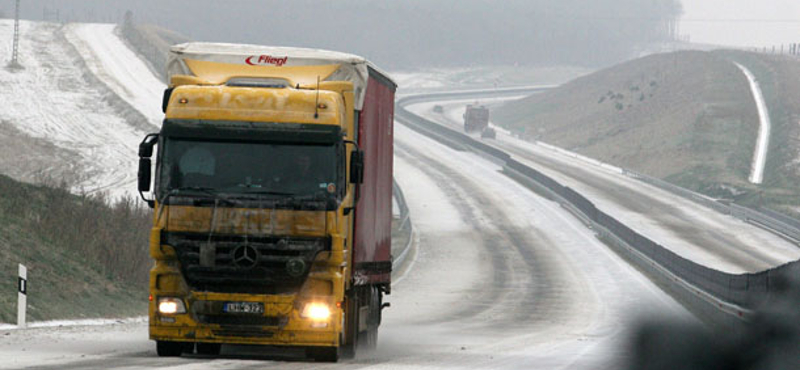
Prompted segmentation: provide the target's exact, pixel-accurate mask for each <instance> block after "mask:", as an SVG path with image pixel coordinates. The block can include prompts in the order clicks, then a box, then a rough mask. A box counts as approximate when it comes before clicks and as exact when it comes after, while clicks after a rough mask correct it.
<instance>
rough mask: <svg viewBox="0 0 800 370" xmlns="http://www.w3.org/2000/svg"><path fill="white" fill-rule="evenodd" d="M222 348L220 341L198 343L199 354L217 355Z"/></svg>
mask: <svg viewBox="0 0 800 370" xmlns="http://www.w3.org/2000/svg"><path fill="white" fill-rule="evenodd" d="M221 349H222V344H219V343H197V354H199V355H207V356H217V355H219V352H220V350H221Z"/></svg>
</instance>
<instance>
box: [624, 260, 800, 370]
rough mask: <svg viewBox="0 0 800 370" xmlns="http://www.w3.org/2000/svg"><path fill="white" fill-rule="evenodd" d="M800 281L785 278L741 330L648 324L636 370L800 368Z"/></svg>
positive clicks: (636, 340)
mask: <svg viewBox="0 0 800 370" xmlns="http://www.w3.org/2000/svg"><path fill="white" fill-rule="evenodd" d="M799 278H800V277H797V276H794V277H791V278H788V277H787V278H783V279H782V280H781V281H778V282H776V283H777V284H779V285H780V287H779V289H776V293H775V294H774V295H773V296H772V297H771V299H770V300H769V302H767V304H765V305H764V307H762V309H761V310H759V312H758V313H757V314H756V315H755V317H754V319H753V320H752V321H751V322H748V323H744V322H743V323H742V324H741V327H737V328H730V327H728V328H722V327H714V328H708V327H705V326H700V325H690V324H686V323H674V322H673V323H671V322H647V323H644V324H642V326H641V327H640V328H639V329H638V330H637V331H636V333H635V334H634V337H633V341H632V343H631V352H630V356H631V360H630V361H629V362H628V369H631V370H634V369H635V370H701V369H702V370H706V369H709V370H710V369H714V370H800V279H799Z"/></svg>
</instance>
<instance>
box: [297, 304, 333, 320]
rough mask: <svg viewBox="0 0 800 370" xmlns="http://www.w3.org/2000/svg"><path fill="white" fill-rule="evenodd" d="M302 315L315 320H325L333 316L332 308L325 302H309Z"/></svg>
mask: <svg viewBox="0 0 800 370" xmlns="http://www.w3.org/2000/svg"><path fill="white" fill-rule="evenodd" d="M300 316H302V317H305V318H307V319H311V320H314V321H325V320H328V318H330V317H331V309H330V307H328V305H327V304H325V303H307V304H306V306H305V307H303V312H302V313H301V314H300Z"/></svg>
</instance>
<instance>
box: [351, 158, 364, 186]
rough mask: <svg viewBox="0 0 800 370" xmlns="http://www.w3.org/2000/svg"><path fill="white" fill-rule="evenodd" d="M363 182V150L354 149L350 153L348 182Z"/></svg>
mask: <svg viewBox="0 0 800 370" xmlns="http://www.w3.org/2000/svg"><path fill="white" fill-rule="evenodd" d="M363 182H364V152H363V151H361V150H358V149H357V150H354V151H352V152H351V153H350V183H352V184H361V183H363Z"/></svg>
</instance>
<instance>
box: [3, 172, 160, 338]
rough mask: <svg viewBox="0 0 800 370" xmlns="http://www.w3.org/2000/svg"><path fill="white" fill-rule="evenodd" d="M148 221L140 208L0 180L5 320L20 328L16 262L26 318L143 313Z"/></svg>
mask: <svg viewBox="0 0 800 370" xmlns="http://www.w3.org/2000/svg"><path fill="white" fill-rule="evenodd" d="M128 211H130V212H128ZM148 223H149V219H148V216H147V215H146V213H141V210H139V211H136V210H127V211H126V210H124V209H121V208H120V207H116V208H111V207H108V206H106V205H105V204H104V203H102V202H101V201H98V200H96V199H92V198H87V197H82V196H75V195H71V194H69V193H67V192H66V191H65V190H61V189H58V188H50V187H44V186H36V185H29V184H24V183H20V182H17V181H14V180H12V179H10V178H9V177H6V176H1V175H0V281H2V282H3V283H2V284H0V322H10V323H13V322H16V300H17V294H16V281H17V264H18V263H22V264H24V265H26V266H27V267H28V283H29V291H28V304H29V311H28V315H29V316H28V317H29V320H51V319H62V318H83V317H105V316H108V317H121V316H129V315H142V314H145V312H146V307H147V283H146V282H147V280H146V279H147V275H146V266H144V263H149V262H148V261H147V224H148ZM134 232H135V233H137V234H138V233H141V236H138V237H137V236H131V234H132V233H134ZM131 248H132V249H135V250H131V251H128V250H127V249H131ZM137 255H140V257H137ZM131 256H133V257H131ZM133 265H136V266H133ZM130 267H133V268H130Z"/></svg>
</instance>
